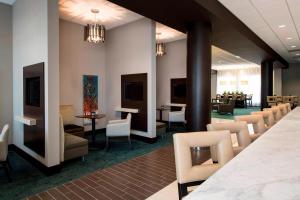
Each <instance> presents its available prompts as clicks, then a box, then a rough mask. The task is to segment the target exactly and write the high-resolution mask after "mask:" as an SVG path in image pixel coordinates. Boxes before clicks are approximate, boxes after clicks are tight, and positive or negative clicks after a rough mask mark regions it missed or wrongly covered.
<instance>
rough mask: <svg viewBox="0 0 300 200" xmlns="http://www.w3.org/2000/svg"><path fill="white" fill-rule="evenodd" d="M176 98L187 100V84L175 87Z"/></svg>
mask: <svg viewBox="0 0 300 200" xmlns="http://www.w3.org/2000/svg"><path fill="white" fill-rule="evenodd" d="M174 97H175V98H185V97H186V84H185V83H181V84H176V85H174Z"/></svg>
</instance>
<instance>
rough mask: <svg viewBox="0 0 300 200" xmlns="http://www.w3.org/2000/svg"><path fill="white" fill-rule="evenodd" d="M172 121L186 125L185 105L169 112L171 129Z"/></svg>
mask: <svg viewBox="0 0 300 200" xmlns="http://www.w3.org/2000/svg"><path fill="white" fill-rule="evenodd" d="M172 122H181V123H183V124H184V127H185V124H186V120H185V107H182V108H181V110H180V111H172V112H169V129H170V128H171V123H172Z"/></svg>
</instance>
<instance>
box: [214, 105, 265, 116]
mask: <svg viewBox="0 0 300 200" xmlns="http://www.w3.org/2000/svg"><path fill="white" fill-rule="evenodd" d="M259 110H260V108H259V107H250V108H235V109H234V115H231V114H224V115H221V114H219V113H217V112H216V111H214V112H212V113H211V117H212V118H219V119H234V116H238V115H250V114H251V112H254V111H259Z"/></svg>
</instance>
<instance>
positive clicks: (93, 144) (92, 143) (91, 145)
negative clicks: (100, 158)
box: [76, 114, 105, 148]
mask: <svg viewBox="0 0 300 200" xmlns="http://www.w3.org/2000/svg"><path fill="white" fill-rule="evenodd" d="M76 117H77V118H82V119H90V120H92V142H91V143H90V144H89V147H92V148H100V147H101V145H98V144H97V143H96V119H101V118H104V117H105V115H104V114H96V115H78V116H76ZM103 146H104V145H103Z"/></svg>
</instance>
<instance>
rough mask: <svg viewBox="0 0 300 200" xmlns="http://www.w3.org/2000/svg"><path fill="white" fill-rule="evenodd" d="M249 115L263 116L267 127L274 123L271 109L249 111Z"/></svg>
mask: <svg viewBox="0 0 300 200" xmlns="http://www.w3.org/2000/svg"><path fill="white" fill-rule="evenodd" d="M251 115H261V116H262V117H263V118H264V121H265V125H266V128H267V129H269V128H271V127H272V126H273V125H274V124H275V119H274V115H273V112H272V111H257V112H251Z"/></svg>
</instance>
